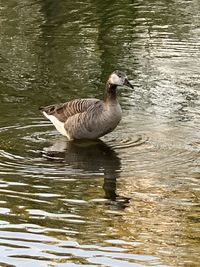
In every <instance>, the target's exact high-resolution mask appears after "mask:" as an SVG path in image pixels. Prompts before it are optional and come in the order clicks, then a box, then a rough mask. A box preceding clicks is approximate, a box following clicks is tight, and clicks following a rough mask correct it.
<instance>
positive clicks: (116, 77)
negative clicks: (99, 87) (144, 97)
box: [108, 70, 133, 88]
mask: <svg viewBox="0 0 200 267" xmlns="http://www.w3.org/2000/svg"><path fill="white" fill-rule="evenodd" d="M108 82H109V83H110V84H113V85H119V86H123V85H126V86H128V87H131V88H133V85H132V84H131V83H130V82H129V80H128V78H127V76H126V74H125V73H124V72H122V71H119V70H116V71H114V72H113V73H112V74H111V75H110V77H109V78H108Z"/></svg>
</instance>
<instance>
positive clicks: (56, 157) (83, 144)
mask: <svg viewBox="0 0 200 267" xmlns="http://www.w3.org/2000/svg"><path fill="white" fill-rule="evenodd" d="M43 155H44V156H45V157H46V158H47V159H48V160H53V161H56V162H64V163H65V164H67V165H68V166H69V167H70V168H71V173H73V172H75V173H76V174H77V173H78V172H80V173H82V172H84V173H86V175H88V174H90V175H91V174H92V175H93V176H94V175H97V176H98V175H101V174H102V173H103V176H104V183H103V189H104V191H105V198H106V199H110V200H112V201H115V204H116V203H118V207H122V206H124V204H125V203H126V202H128V200H129V199H128V198H124V197H119V196H118V195H117V194H116V182H117V181H116V180H117V177H119V174H120V169H121V161H120V158H119V157H118V155H117V153H116V152H115V151H114V150H113V149H111V147H109V146H108V145H106V143H104V142H103V141H101V140H97V141H74V142H68V141H67V140H66V138H65V137H60V138H58V139H57V140H56V141H55V143H54V144H53V145H52V146H51V147H48V148H46V149H44V152H43Z"/></svg>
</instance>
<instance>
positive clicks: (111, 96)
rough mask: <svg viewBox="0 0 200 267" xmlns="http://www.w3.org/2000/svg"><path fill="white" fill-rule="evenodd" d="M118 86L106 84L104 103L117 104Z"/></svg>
mask: <svg viewBox="0 0 200 267" xmlns="http://www.w3.org/2000/svg"><path fill="white" fill-rule="evenodd" d="M116 88H117V85H115V84H111V83H109V82H107V83H106V86H105V91H104V102H106V103H108V102H117V92H116Z"/></svg>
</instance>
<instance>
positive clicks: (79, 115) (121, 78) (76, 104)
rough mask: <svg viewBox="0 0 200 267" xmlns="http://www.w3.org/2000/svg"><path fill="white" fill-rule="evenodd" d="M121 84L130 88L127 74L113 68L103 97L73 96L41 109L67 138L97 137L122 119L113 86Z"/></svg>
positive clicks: (113, 127)
mask: <svg viewBox="0 0 200 267" xmlns="http://www.w3.org/2000/svg"><path fill="white" fill-rule="evenodd" d="M123 85H126V86H128V87H130V88H133V85H132V84H131V83H130V82H129V80H128V78H127V76H126V74H125V73H124V72H122V71H118V70H116V71H114V72H113V73H112V74H111V75H110V76H109V77H108V80H107V82H106V85H105V90H104V98H103V100H99V99H96V98H83V99H74V100H71V101H68V102H66V103H61V104H55V105H50V106H46V107H41V108H40V110H41V111H42V113H43V114H44V116H45V117H46V118H47V119H49V120H50V121H51V122H52V123H53V125H54V126H55V128H56V129H57V131H58V132H59V133H61V134H62V135H64V136H66V137H67V138H68V140H79V139H98V138H100V137H102V136H104V135H106V134H108V133H110V132H112V131H113V130H114V129H115V128H116V127H117V125H118V124H119V122H120V120H121V118H122V110H121V107H120V104H119V102H118V99H117V93H116V89H117V86H123Z"/></svg>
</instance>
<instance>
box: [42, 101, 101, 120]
mask: <svg viewBox="0 0 200 267" xmlns="http://www.w3.org/2000/svg"><path fill="white" fill-rule="evenodd" d="M99 101H100V100H99V99H96V98H88V99H87V98H85V99H75V100H71V101H69V102H66V103H62V104H55V105H50V106H46V107H41V108H40V110H41V111H44V112H46V114H47V115H53V116H55V117H56V118H57V119H58V120H59V121H61V122H65V121H66V120H67V119H68V118H69V117H71V116H73V115H75V114H78V113H83V112H85V111H87V110H88V108H89V107H91V106H93V105H95V104H96V103H97V102H99Z"/></svg>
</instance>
